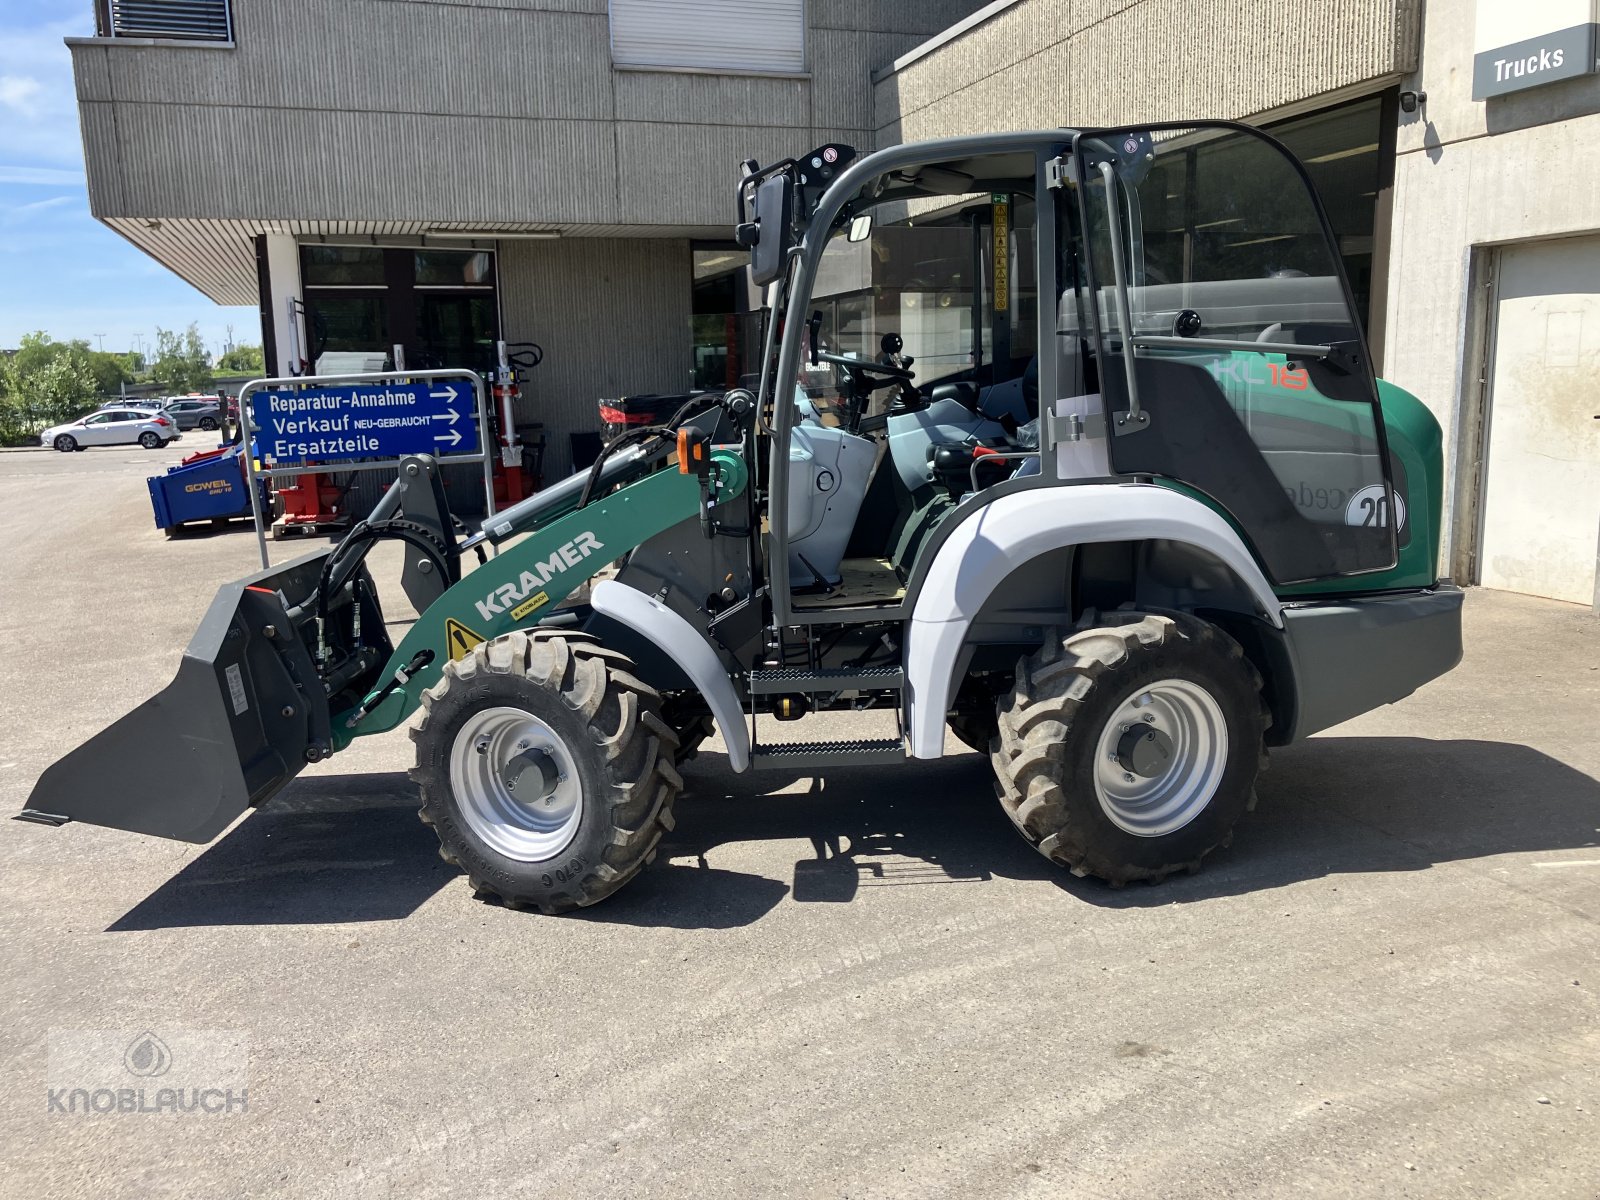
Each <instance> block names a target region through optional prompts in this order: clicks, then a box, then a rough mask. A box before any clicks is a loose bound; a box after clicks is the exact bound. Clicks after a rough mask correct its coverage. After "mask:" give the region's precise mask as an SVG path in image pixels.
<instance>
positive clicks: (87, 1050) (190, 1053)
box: [46, 1029, 250, 1117]
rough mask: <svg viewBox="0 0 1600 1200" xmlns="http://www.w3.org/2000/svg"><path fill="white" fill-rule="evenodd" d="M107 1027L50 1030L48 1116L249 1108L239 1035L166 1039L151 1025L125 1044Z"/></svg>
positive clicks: (202, 1034) (196, 1034) (206, 1034)
mask: <svg viewBox="0 0 1600 1200" xmlns="http://www.w3.org/2000/svg"><path fill="white" fill-rule="evenodd" d="M109 1032H110V1031H101V1030H67V1031H61V1032H60V1033H59V1035H58V1034H57V1033H56V1032H55V1031H52V1035H51V1036H52V1046H51V1058H52V1061H51V1065H50V1067H49V1069H48V1071H47V1075H48V1076H49V1078H48V1079H47V1087H46V1100H47V1103H48V1110H49V1111H50V1112H51V1113H59V1114H64V1115H76V1116H81V1117H91V1116H110V1115H123V1114H151V1115H157V1114H166V1115H173V1116H176V1115H183V1114H191V1113H193V1114H211V1115H224V1114H242V1113H247V1112H248V1111H249V1106H250V1093H249V1089H248V1087H246V1086H244V1083H245V1080H244V1071H245V1062H246V1055H247V1051H246V1050H245V1049H244V1047H243V1044H242V1041H241V1040H240V1038H239V1035H237V1034H234V1033H232V1032H218V1031H194V1030H184V1031H178V1032H177V1033H176V1034H175V1035H171V1034H169V1039H163V1038H161V1037H158V1036H157V1035H156V1034H155V1032H154V1031H152V1030H149V1029H146V1030H145V1031H144V1032H143V1033H141V1034H139V1035H138V1036H137V1037H135V1038H134V1039H133V1040H132V1041H130V1042H123V1041H122V1040H121V1039H117V1040H116V1041H111V1040H110V1039H109V1038H108V1037H107V1036H106V1035H107V1034H108V1033H109ZM123 1036H126V1035H125V1034H124V1035H123ZM169 1041H170V1044H169ZM174 1045H175V1046H177V1048H178V1049H177V1050H176V1051H175V1050H174V1049H173V1046H174ZM119 1048H120V1051H121V1053H120V1057H119V1055H118V1049H119ZM58 1054H59V1057H58Z"/></svg>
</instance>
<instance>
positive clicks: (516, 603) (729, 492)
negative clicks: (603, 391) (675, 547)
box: [333, 448, 748, 750]
mask: <svg viewBox="0 0 1600 1200" xmlns="http://www.w3.org/2000/svg"><path fill="white" fill-rule="evenodd" d="M747 478H748V472H747V470H746V467H745V463H744V459H743V457H742V456H741V454H740V452H739V451H738V449H737V448H734V449H725V450H717V451H715V452H714V453H713V455H712V470H711V473H710V477H709V485H708V486H709V489H710V494H709V496H708V497H707V496H706V494H705V493H704V492H703V491H702V486H701V483H700V480H699V479H698V478H697V477H696V476H695V475H693V474H682V473H680V472H679V471H677V470H675V469H672V468H670V467H669V468H668V469H666V470H660V471H656V472H654V473H653V474H650V475H646V476H645V477H644V478H643V479H639V480H635V481H634V482H633V483H630V484H628V485H627V486H625V487H623V488H620V489H618V490H617V491H616V492H613V493H612V494H611V495H609V496H606V497H604V498H603V499H600V500H597V501H595V502H593V503H591V504H589V505H588V506H587V507H584V508H579V509H576V510H575V511H571V512H566V513H565V514H564V515H561V516H558V517H556V518H555V519H554V520H552V521H549V522H548V523H547V524H543V525H541V526H540V527H539V528H537V529H536V530H534V531H533V532H531V533H529V534H528V535H527V536H526V537H525V538H523V539H522V540H521V541H518V542H515V543H514V544H509V545H503V546H502V548H501V551H500V553H499V554H498V555H497V556H496V557H494V558H491V559H489V560H488V561H487V562H485V563H483V564H482V565H480V566H479V567H478V568H477V569H476V570H474V571H472V572H470V573H469V574H467V575H466V576H464V577H463V578H462V579H461V581H460V582H458V583H456V584H455V585H453V586H452V587H451V588H450V589H449V590H448V591H446V592H445V593H444V594H443V595H442V596H440V597H439V598H438V599H437V600H436V601H434V602H433V604H431V605H429V606H428V609H427V611H425V612H424V613H423V614H422V615H421V616H420V617H418V618H417V621H416V623H415V624H414V625H413V626H412V627H411V631H410V632H409V633H407V634H406V636H405V638H404V639H402V641H401V642H400V644H399V646H397V647H396V648H395V651H394V654H393V655H392V657H391V658H390V660H389V662H388V664H387V665H386V666H385V667H384V669H383V671H382V672H381V674H380V676H379V678H380V679H383V680H386V681H387V680H392V679H394V678H396V677H397V673H399V672H402V671H406V668H407V666H408V664H410V663H412V662H414V661H417V659H418V657H419V655H422V656H423V657H424V658H426V656H425V655H423V652H424V651H431V652H432V659H431V660H430V661H427V662H426V664H425V665H423V666H421V667H420V668H418V669H417V670H415V671H414V672H413V671H406V678H405V681H404V682H403V683H401V684H400V686H398V687H396V688H394V689H393V690H391V691H390V692H389V693H388V695H386V696H384V697H383V698H382V699H381V700H380V699H378V696H379V691H380V690H381V689H375V690H374V691H373V692H372V693H370V694H369V695H368V696H367V697H366V699H365V701H364V702H363V707H365V706H370V707H367V711H366V712H365V714H364V715H358V714H360V713H361V708H354V709H348V710H346V711H344V712H342V713H335V714H334V717H333V738H334V748H335V749H336V750H338V749H342V748H343V747H345V746H347V745H349V744H350V742H351V741H352V740H353V739H354V738H356V737H361V736H364V735H367V734H373V733H383V732H385V731H386V730H390V729H393V728H395V727H396V726H397V725H399V724H401V723H402V722H404V721H405V720H406V719H407V718H408V717H409V716H410V715H411V714H412V713H413V712H415V711H416V709H417V706H418V705H419V704H420V703H421V702H422V693H423V692H424V691H425V690H426V689H427V688H429V687H432V686H433V685H434V684H435V683H437V682H438V679H439V673H440V672H441V671H442V670H443V669H444V665H445V663H447V662H450V661H451V660H452V659H459V658H461V657H462V656H463V655H465V654H466V653H467V652H468V651H469V650H471V649H472V647H473V646H476V645H477V644H478V643H479V642H485V641H492V640H493V639H495V638H497V637H501V636H503V635H504V634H507V633H510V632H512V631H513V630H516V629H524V628H528V627H530V626H533V625H537V624H538V623H539V621H540V619H542V618H543V617H546V616H548V615H549V614H550V612H551V610H552V609H553V608H554V607H555V606H556V605H558V604H560V602H561V601H562V600H564V599H565V598H566V597H567V596H568V595H570V594H571V593H572V591H573V590H574V589H575V588H577V587H578V586H579V585H580V584H582V583H583V582H584V581H585V580H586V579H590V578H592V577H593V576H594V575H595V574H596V573H598V572H599V571H600V570H601V569H602V568H604V567H605V566H606V565H607V564H609V563H612V562H614V561H616V560H617V559H619V558H621V557H622V556H623V555H624V554H626V553H628V551H630V550H632V549H633V548H634V547H635V546H638V545H639V544H640V543H642V542H645V541H647V540H649V539H650V538H652V537H655V536H656V535H657V534H659V533H661V532H663V531H664V530H667V529H670V528H672V526H674V525H676V524H678V523H679V522H680V521H686V520H688V519H689V518H690V517H692V516H694V515H695V514H696V513H698V512H700V511H701V504H702V500H703V499H705V500H706V501H707V502H708V503H710V504H721V503H724V502H726V501H728V500H732V499H734V498H735V497H737V496H738V495H739V494H740V493H741V492H743V491H744V487H745V484H746V482H747Z"/></svg>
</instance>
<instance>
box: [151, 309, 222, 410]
mask: <svg viewBox="0 0 1600 1200" xmlns="http://www.w3.org/2000/svg"><path fill="white" fill-rule="evenodd" d="M150 378H151V379H152V380H154V381H155V382H156V383H158V384H160V385H161V386H162V387H163V388H165V389H166V390H167V391H169V392H177V393H180V394H181V393H183V392H204V391H209V390H210V388H211V356H210V355H209V354H207V353H206V347H205V343H204V342H202V341H201V340H200V327H199V326H198V325H190V326H189V328H188V329H186V330H184V331H183V332H182V333H175V332H174V331H172V330H170V329H162V328H160V327H159V326H158V327H157V328H156V354H155V359H154V361H152V362H151V364H150Z"/></svg>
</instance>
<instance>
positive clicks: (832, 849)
mask: <svg viewBox="0 0 1600 1200" xmlns="http://www.w3.org/2000/svg"><path fill="white" fill-rule="evenodd" d="M708 758H709V760H710V761H709V762H708V763H707V764H706V765H705V766H704V767H701V768H699V770H698V771H696V769H695V766H694V765H693V764H691V767H690V772H689V773H688V774H687V775H686V781H687V782H688V783H689V785H690V790H689V791H688V792H687V793H686V794H685V795H684V796H683V797H682V798H681V799H680V801H679V803H678V807H677V810H676V811H677V816H678V826H677V829H676V831H675V832H674V833H673V835H672V836H671V839H670V841H668V842H664V843H663V847H662V852H663V854H664V855H671V856H672V857H674V858H679V859H682V858H685V857H689V858H694V859H696V860H698V861H700V862H706V861H707V860H708V858H711V857H713V854H712V852H713V851H714V850H715V848H716V847H717V846H719V845H722V844H728V843H735V842H748V841H760V840H773V839H785V840H798V841H805V840H807V839H809V840H810V841H811V843H812V847H813V854H812V856H811V858H809V859H806V860H802V861H800V862H798V863H797V864H796V866H795V874H794V881H793V893H792V894H793V898H794V899H795V900H797V901H802V902H804V901H824V902H826V901H845V900H850V899H854V898H855V897H856V895H857V894H858V892H859V891H860V890H862V889H865V888H870V887H874V886H884V885H895V884H927V883H935V882H939V883H950V882H982V881H985V880H988V879H990V878H993V877H1000V878H1006V879H1022V880H1044V881H1048V882H1050V883H1051V884H1053V885H1054V886H1057V887H1059V888H1060V889H1062V890H1063V891H1065V892H1067V893H1069V894H1070V895H1072V896H1073V897H1075V898H1077V899H1079V900H1082V901H1084V902H1085V903H1089V904H1095V905H1099V906H1102V907H1110V908H1129V907H1142V906H1147V905H1158V904H1173V903H1193V902H1196V901H1204V900H1210V899H1215V898H1217V897H1221V896H1230V895H1237V894H1241V893H1246V892H1254V891H1264V890H1270V889H1273V888H1278V887H1283V886H1285V885H1288V884H1292V883H1297V882H1301V881H1304V880H1308V879H1317V878H1321V877H1324V876H1327V875H1336V874H1346V873H1360V872H1370V871H1422V870H1426V869H1428V868H1429V867H1431V866H1434V865H1435V864H1438V863H1444V862H1454V861H1461V860H1470V859H1475V858H1487V857H1491V856H1494V855H1499V854H1507V853H1516V852H1530V851H1561V850H1575V849H1582V848H1590V847H1594V846H1596V845H1600V833H1597V829H1600V782H1597V781H1596V780H1595V779H1593V778H1591V777H1590V776H1588V775H1586V774H1584V773H1583V772H1581V771H1578V770H1575V769H1574V768H1572V767H1569V766H1568V765H1567V764H1565V763H1563V762H1561V761H1559V760H1557V759H1554V758H1551V757H1550V756H1548V755H1546V754H1543V753H1541V752H1540V751H1538V750H1535V749H1533V748H1531V747H1529V746H1523V745H1518V744H1514V743H1507V742H1485V741H1467V740H1450V741H1434V740H1431V739H1427V738H1411V737H1394V738H1384V737H1347V738H1338V737H1333V738H1314V739H1312V740H1310V741H1308V742H1304V743H1302V744H1300V745H1298V746H1294V747H1290V748H1288V749H1283V750H1278V751H1275V752H1274V753H1273V755H1272V767H1271V770H1269V771H1268V772H1267V773H1266V774H1265V775H1263V776H1262V778H1261V782H1260V785H1259V787H1258V789H1257V790H1258V794H1259V798H1260V803H1259V805H1258V806H1257V809H1256V811H1254V812H1252V813H1250V814H1248V816H1247V817H1246V818H1245V820H1244V821H1242V822H1241V823H1240V825H1239V828H1238V831H1237V837H1236V838H1235V841H1234V844H1233V846H1232V847H1231V848H1228V849H1223V850H1218V851H1215V852H1214V853H1212V854H1211V855H1209V856H1208V857H1207V858H1206V861H1205V867H1204V869H1203V870H1202V871H1201V872H1199V873H1198V874H1196V875H1183V876H1174V877H1172V878H1169V879H1168V880H1166V881H1165V882H1163V883H1162V884H1160V885H1159V886H1154V887H1152V886H1145V885H1133V886H1130V887H1126V888H1113V887H1110V886H1108V885H1106V884H1103V883H1100V882H1098V881H1096V880H1092V879H1075V878H1073V877H1072V876H1071V874H1070V873H1069V872H1067V871H1066V870H1065V869H1064V868H1060V867H1057V866H1056V865H1055V864H1053V863H1050V862H1048V861H1046V860H1045V859H1044V858H1042V857H1041V856H1040V855H1039V854H1038V853H1037V852H1036V851H1035V850H1033V849H1032V848H1031V847H1029V846H1028V845H1026V844H1025V843H1024V842H1023V841H1022V839H1021V838H1020V837H1018V836H1017V833H1016V831H1015V830H1014V829H1013V827H1012V826H1011V823H1010V821H1009V820H1007V818H1006V817H1005V816H1004V814H1003V813H1002V812H1001V811H1000V808H999V805H998V804H997V802H996V801H995V800H994V795H993V783H992V782H991V776H990V774H989V767H988V764H987V763H986V762H984V761H983V759H982V758H980V757H979V756H977V755H972V754H962V755H959V756H955V757H951V758H947V759H944V760H942V761H940V762H937V763H932V762H930V763H913V764H907V765H906V766H904V767H898V766H897V767H877V768H867V769H862V770H860V771H856V772H852V773H851V774H850V775H848V776H841V777H839V778H837V779H835V780H832V781H829V782H828V783H827V784H826V785H819V784H817V783H813V786H812V788H811V790H810V791H808V792H804V793H797V794H789V795H782V796H771V797H765V796H763V797H756V796H753V795H752V794H751V783H752V782H758V783H761V784H767V783H768V779H767V778H766V777H765V776H763V777H761V778H759V779H752V777H750V776H745V777H743V778H741V777H738V776H734V775H732V774H731V773H729V772H728V771H727V770H726V768H725V766H723V763H724V762H725V760H723V759H721V758H720V756H708ZM774 782H775V783H776V784H777V786H782V781H774ZM762 790H763V791H768V792H770V791H773V790H776V788H774V787H764V788H763V789H762ZM752 801H754V802H752ZM881 860H887V861H881ZM692 874H693V872H692V871H689V872H687V875H688V876H692ZM686 882H687V877H686ZM596 916H597V917H601V918H602V919H603V914H602V913H601V912H600V910H597V911H596Z"/></svg>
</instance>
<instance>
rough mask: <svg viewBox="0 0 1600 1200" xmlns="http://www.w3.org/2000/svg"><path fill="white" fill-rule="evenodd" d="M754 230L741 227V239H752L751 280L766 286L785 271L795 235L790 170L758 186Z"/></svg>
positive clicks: (742, 240) (771, 177) (792, 187)
mask: <svg viewBox="0 0 1600 1200" xmlns="http://www.w3.org/2000/svg"><path fill="white" fill-rule="evenodd" d="M752 224H754V225H755V229H754V230H746V229H740V230H739V231H738V235H739V241H740V243H741V244H743V243H744V242H745V241H746V240H747V239H749V240H751V241H752V243H753V244H752V245H751V248H750V282H751V283H753V284H755V285H756V287H766V286H767V284H769V283H772V282H773V281H774V280H776V279H778V278H779V277H780V276H782V274H783V268H784V264H785V263H786V262H787V261H788V257H789V248H790V246H791V244H792V240H793V238H794V181H793V180H792V179H791V178H790V177H789V176H788V175H787V174H782V173H780V174H777V175H771V176H768V177H767V178H766V179H763V180H762V181H761V183H760V184H759V185H758V186H757V187H756V202H755V220H754V222H752Z"/></svg>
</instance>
